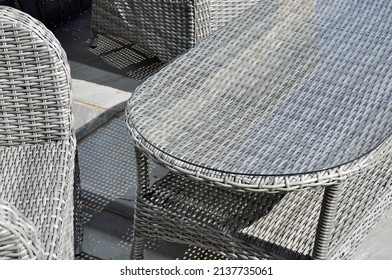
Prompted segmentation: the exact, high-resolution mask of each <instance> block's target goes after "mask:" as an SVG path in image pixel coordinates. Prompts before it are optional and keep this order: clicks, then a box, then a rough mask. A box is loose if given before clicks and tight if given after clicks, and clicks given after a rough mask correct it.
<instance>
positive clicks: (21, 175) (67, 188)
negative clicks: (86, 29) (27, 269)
mask: <svg viewBox="0 0 392 280" xmlns="http://www.w3.org/2000/svg"><path fill="white" fill-rule="evenodd" d="M0 48H1V52H0V199H2V200H4V201H7V202H9V203H11V204H12V205H13V206H15V207H16V209H18V211H20V212H21V213H22V214H23V215H24V216H25V217H26V218H27V219H28V220H29V221H31V222H32V223H33V224H34V226H35V228H36V229H37V231H38V233H39V238H40V240H41V241H42V242H43V247H44V251H45V258H47V259H72V258H73V257H74V243H73V242H74V238H73V235H74V233H73V228H74V227H73V211H74V209H73V182H74V178H73V176H74V175H73V174H74V157H75V149H76V140H75V136H74V131H73V117H72V113H71V98H72V96H71V77H70V69H69V65H68V62H67V58H66V54H65V52H64V50H63V49H62V48H61V46H60V44H59V42H58V41H57V39H56V38H55V37H54V35H53V34H52V33H51V32H49V31H48V30H47V29H46V28H45V26H44V25H43V24H41V23H40V22H38V21H37V20H35V19H33V18H32V17H30V16H28V15H27V14H24V13H23V12H20V11H18V10H15V9H13V8H6V7H0Z"/></svg>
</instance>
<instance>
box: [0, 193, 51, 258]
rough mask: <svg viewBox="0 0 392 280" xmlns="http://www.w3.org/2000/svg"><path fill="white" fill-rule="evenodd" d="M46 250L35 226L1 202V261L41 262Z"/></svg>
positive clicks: (10, 206) (14, 209) (7, 204)
mask: <svg viewBox="0 0 392 280" xmlns="http://www.w3.org/2000/svg"><path fill="white" fill-rule="evenodd" d="M40 259H44V250H43V246H42V243H41V241H40V239H39V237H38V232H37V229H36V228H35V226H34V225H33V224H32V223H31V222H30V221H29V220H27V219H26V217H24V216H23V214H22V213H20V212H19V211H18V210H17V209H16V208H15V207H14V206H12V205H11V204H9V203H7V202H4V201H1V200H0V260H40Z"/></svg>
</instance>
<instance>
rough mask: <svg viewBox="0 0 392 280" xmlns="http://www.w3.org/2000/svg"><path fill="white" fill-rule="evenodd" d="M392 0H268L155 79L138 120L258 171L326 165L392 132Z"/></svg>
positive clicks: (185, 146)
mask: <svg viewBox="0 0 392 280" xmlns="http://www.w3.org/2000/svg"><path fill="white" fill-rule="evenodd" d="M391 44H392V1H390V0H378V1H367V0H350V1H341V0H323V1H321V0H319V1H317V0H302V1H280V0H275V1H266V0H265V1H263V0H261V1H260V2H259V3H258V4H256V5H255V6H254V7H253V8H251V9H250V10H248V11H247V12H246V13H245V14H244V15H243V16H240V17H239V18H238V19H236V20H234V21H232V22H231V23H230V24H228V25H227V26H225V27H224V28H222V29H220V30H219V31H217V32H216V33H214V34H213V35H212V36H210V37H209V38H207V39H206V40H204V41H203V42H202V43H200V44H198V45H197V46H196V47H194V48H193V49H191V50H190V51H189V52H187V53H186V54H185V55H183V56H181V57H179V58H178V59H176V60H174V61H173V62H171V63H170V64H169V65H168V66H167V67H166V68H164V69H163V70H161V71H160V72H159V73H158V74H156V75H155V76H153V77H151V78H150V79H148V80H147V81H146V82H145V83H144V84H143V85H142V86H141V87H140V88H139V89H138V90H137V91H136V92H135V93H134V94H133V96H132V97H131V100H130V102H129V106H128V111H129V114H130V120H129V122H130V124H131V126H132V127H133V128H134V129H135V130H136V131H137V132H138V133H139V134H140V137H141V138H142V139H143V141H145V142H146V143H148V144H149V145H151V146H152V147H154V148H155V149H157V150H158V151H159V152H160V153H161V154H163V155H165V156H167V157H172V158H174V159H177V160H180V161H182V162H183V163H184V165H186V164H190V165H193V166H199V167H204V168H207V169H211V170H217V171H223V172H227V173H234V174H248V175H283V174H297V173H308V172H315V171H320V170H326V169H329V168H332V167H336V166H340V165H343V164H345V163H349V162H351V161H353V160H355V159H358V158H360V157H362V156H364V155H366V154H368V153H369V152H370V151H372V150H374V149H375V148H376V147H378V146H379V145H380V144H381V143H383V141H385V139H387V138H388V137H390V135H391V133H392V71H391V69H392V67H391V66H392V45H391Z"/></svg>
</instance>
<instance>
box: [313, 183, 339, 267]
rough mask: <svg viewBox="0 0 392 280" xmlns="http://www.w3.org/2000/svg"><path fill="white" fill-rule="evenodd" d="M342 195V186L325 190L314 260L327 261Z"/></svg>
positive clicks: (329, 187)
mask: <svg viewBox="0 0 392 280" xmlns="http://www.w3.org/2000/svg"><path fill="white" fill-rule="evenodd" d="M341 194H342V189H341V186H340V185H335V186H328V187H326V188H325V191H324V197H323V202H322V206H321V212H320V218H319V222H318V225H317V231H316V239H315V242H314V248H313V258H314V259H319V260H323V259H327V257H328V251H329V249H330V248H329V247H330V243H331V238H332V233H333V230H334V227H335V222H336V221H335V219H336V213H337V208H338V203H339V199H340V197H341Z"/></svg>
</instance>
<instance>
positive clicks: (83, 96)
mask: <svg viewBox="0 0 392 280" xmlns="http://www.w3.org/2000/svg"><path fill="white" fill-rule="evenodd" d="M70 66H71V75H72V79H73V96H74V99H75V100H77V101H81V102H83V103H86V104H90V105H93V106H97V107H100V108H103V109H107V110H111V111H115V112H121V111H122V110H124V108H125V105H126V101H127V100H128V99H129V97H130V96H131V94H132V92H133V91H134V90H135V88H136V87H137V86H138V85H139V84H140V82H139V81H136V80H134V79H131V78H127V77H124V76H121V75H118V74H115V73H110V72H107V71H105V70H101V69H98V68H94V67H91V66H87V65H83V64H80V63H77V62H72V61H70Z"/></svg>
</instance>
